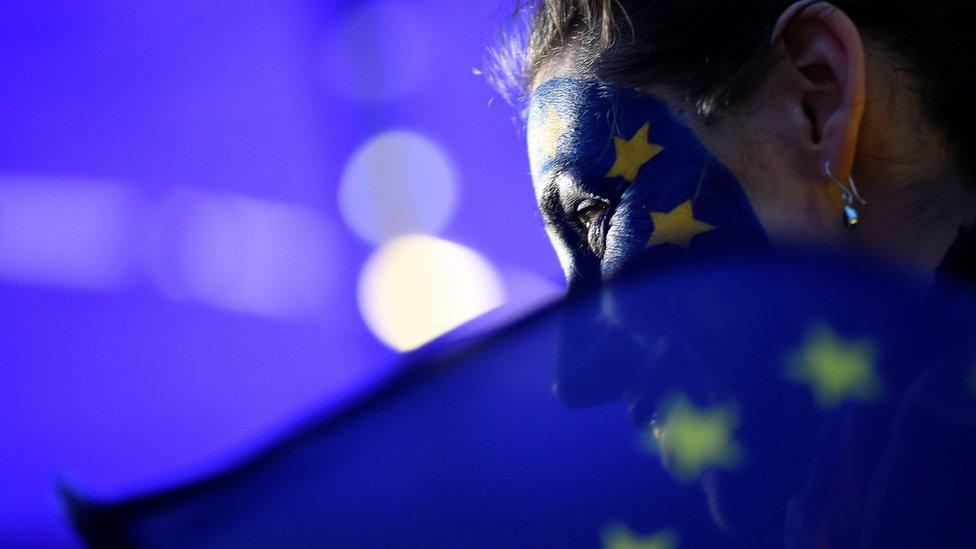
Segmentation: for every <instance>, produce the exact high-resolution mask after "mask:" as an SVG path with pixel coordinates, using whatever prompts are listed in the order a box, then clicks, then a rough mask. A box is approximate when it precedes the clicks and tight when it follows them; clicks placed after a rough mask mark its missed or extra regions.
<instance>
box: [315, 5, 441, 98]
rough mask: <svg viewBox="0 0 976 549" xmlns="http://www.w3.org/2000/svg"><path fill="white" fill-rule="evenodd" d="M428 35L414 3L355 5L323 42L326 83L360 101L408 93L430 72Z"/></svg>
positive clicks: (394, 96)
mask: <svg viewBox="0 0 976 549" xmlns="http://www.w3.org/2000/svg"><path fill="white" fill-rule="evenodd" d="M429 35H430V32H428V29H427V28H426V25H425V24H424V18H423V17H422V16H421V15H420V14H419V13H417V7H416V5H415V4H412V3H407V2H398V1H391V0H380V1H373V2H366V3H363V4H360V5H358V6H356V7H354V8H352V9H351V10H350V11H348V12H346V13H345V14H344V15H343V17H342V18H341V19H340V20H339V21H338V23H337V24H335V25H334V26H332V28H331V32H330V33H329V35H328V36H327V38H326V40H325V71H324V76H325V82H326V84H327V85H328V86H329V88H331V89H332V90H333V91H334V92H337V93H339V94H341V95H345V96H347V97H350V98H353V99H357V100H362V101H380V100H389V99H394V98H397V97H401V96H403V95H405V94H407V93H410V92H412V91H414V90H416V89H417V88H418V86H419V85H420V84H421V83H422V82H423V81H424V80H425V77H426V75H427V74H428V72H429V63H430V61H429V59H430V51H429V44H430V41H429V39H428V36H429Z"/></svg>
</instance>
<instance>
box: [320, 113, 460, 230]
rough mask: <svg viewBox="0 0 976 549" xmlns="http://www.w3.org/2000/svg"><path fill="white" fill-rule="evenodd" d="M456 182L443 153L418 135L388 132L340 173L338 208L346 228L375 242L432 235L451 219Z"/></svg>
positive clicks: (354, 157)
mask: <svg viewBox="0 0 976 549" xmlns="http://www.w3.org/2000/svg"><path fill="white" fill-rule="evenodd" d="M456 204H457V181H456V177H455V172H454V168H453V166H452V165H451V162H450V161H449V160H448V158H447V155H446V154H445V153H444V152H443V151H442V150H441V148H440V147H439V146H438V145H437V144H436V143H434V142H433V141H431V140H430V139H428V138H426V137H424V136H423V135H420V134H418V133H413V132H407V131H388V132H384V133H381V134H379V135H377V136H375V137H373V138H372V139H370V140H369V141H368V142H367V143H366V144H364V145H363V146H362V147H360V149H359V150H357V151H356V153H355V154H354V155H353V157H352V158H351V159H350V161H349V163H348V164H347V165H346V168H345V170H344V172H343V174H342V182H341V183H340V186H339V207H340V210H341V212H342V216H343V218H344V219H345V221H346V223H347V224H348V225H349V227H350V228H351V229H352V230H353V232H355V233H356V234H357V235H358V236H359V237H360V238H362V239H364V240H366V241H367V242H371V243H374V244H379V243H382V242H384V241H386V240H388V239H390V238H393V237H395V236H399V235H403V234H409V233H426V234H435V233H438V232H439V231H440V230H442V229H443V228H444V227H445V226H446V225H447V224H448V223H449V222H450V220H451V218H452V217H453V214H454V210H455V208H456Z"/></svg>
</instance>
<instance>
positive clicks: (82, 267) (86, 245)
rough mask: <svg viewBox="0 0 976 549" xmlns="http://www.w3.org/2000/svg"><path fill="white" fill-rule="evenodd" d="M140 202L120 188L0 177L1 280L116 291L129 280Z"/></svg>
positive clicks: (94, 182) (97, 183)
mask: <svg viewBox="0 0 976 549" xmlns="http://www.w3.org/2000/svg"><path fill="white" fill-rule="evenodd" d="M138 215H139V212H138V211H137V200H136V199H135V197H134V196H133V195H132V193H130V192H129V191H128V190H127V189H126V188H124V187H123V186H121V185H118V184H115V183H110V182H104V181H88V180H78V179H55V178H40V177H25V176H6V177H0V278H7V279H11V280H16V281H18V282H21V283H27V284H44V285H52V286H67V287H73V288H80V289H86V290H113V289H117V288H118V287H120V286H122V285H123V284H125V283H126V282H127V281H128V279H129V277H130V275H131V270H130V261H129V259H130V251H131V248H132V239H133V236H134V235H133V231H132V229H133V226H134V225H135V223H136V219H137V218H138Z"/></svg>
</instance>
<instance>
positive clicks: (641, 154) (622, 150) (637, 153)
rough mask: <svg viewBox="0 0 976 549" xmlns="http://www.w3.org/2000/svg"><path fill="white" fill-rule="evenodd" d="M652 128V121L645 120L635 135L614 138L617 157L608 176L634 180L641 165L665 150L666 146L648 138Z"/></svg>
mask: <svg viewBox="0 0 976 549" xmlns="http://www.w3.org/2000/svg"><path fill="white" fill-rule="evenodd" d="M650 129H651V123H650V122H645V123H644V125H643V126H641V127H640V129H639V130H637V133H635V134H634V137H631V138H630V139H624V138H623V137H614V138H613V148H614V150H615V151H616V153H617V158H616V160H615V161H614V163H613V166H612V167H611V168H610V171H609V172H607V175H606V177H617V176H620V177H623V178H624V179H626V180H627V181H630V182H633V181H634V180H635V179H637V172H638V171H639V170H640V169H641V166H643V165H644V164H646V163H647V161H648V160H650V159H652V158H654V157H655V156H657V155H658V154H659V153H660V152H661V151H663V150H664V147H662V146H660V145H655V144H654V143H650V142H649V141H648V140H647V133H648V131H650Z"/></svg>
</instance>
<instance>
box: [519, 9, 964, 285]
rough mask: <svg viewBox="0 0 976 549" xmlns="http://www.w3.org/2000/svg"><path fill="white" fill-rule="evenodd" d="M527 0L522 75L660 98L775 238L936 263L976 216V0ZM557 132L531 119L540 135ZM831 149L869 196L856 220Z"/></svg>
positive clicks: (532, 85)
mask: <svg viewBox="0 0 976 549" xmlns="http://www.w3.org/2000/svg"><path fill="white" fill-rule="evenodd" d="M523 11H524V12H525V13H528V14H529V15H530V17H529V22H530V32H529V34H528V40H527V44H526V47H525V48H524V50H522V53H521V55H520V56H519V57H518V59H517V61H519V64H518V65H517V66H518V67H519V68H518V69H517V70H515V71H513V73H514V74H516V75H520V77H521V81H522V84H523V89H524V90H525V91H527V92H528V93H530V94H531V93H532V92H533V91H535V90H537V89H539V88H540V86H542V85H544V84H545V83H546V82H547V81H549V80H552V79H553V78H566V77H570V78H575V79H580V80H591V81H592V80H598V81H601V82H605V83H612V84H615V85H618V86H621V87H627V88H635V89H639V90H641V91H642V92H644V93H647V94H649V95H652V96H654V97H656V98H658V99H660V100H663V101H664V102H665V103H666V104H667V105H668V106H669V107H670V108H671V110H672V111H673V112H674V113H675V114H676V115H677V116H679V117H680V118H681V119H683V120H684V121H685V122H686V123H687V124H688V126H689V127H690V128H692V129H693V130H694V132H695V134H696V135H697V137H698V138H699V139H700V140H701V142H702V143H703V144H704V146H705V148H707V150H709V151H710V152H711V153H712V154H714V156H715V157H717V158H718V160H719V161H720V162H721V163H722V164H724V165H725V166H726V167H727V168H728V170H729V171H730V172H731V173H732V174H733V175H734V176H735V178H736V179H738V181H739V183H740V184H741V186H742V189H743V191H744V193H745V195H746V196H747V197H748V200H749V202H750V203H751V204H752V207H753V209H754V210H755V213H756V214H757V216H758V218H759V220H760V221H761V224H762V226H763V227H764V228H765V229H766V231H767V233H769V235H770V236H771V237H772V239H773V240H795V239H805V240H814V241H828V242H847V241H850V242H857V243H859V244H863V245H866V246H867V247H870V248H874V249H880V250H886V251H893V252H894V253H895V254H896V255H901V256H904V257H906V258H912V259H915V260H917V261H918V262H920V263H921V264H923V265H924V266H926V267H928V268H932V267H934V266H935V264H937V263H938V261H939V259H940V258H941V257H942V255H943V254H944V253H945V250H946V249H947V248H948V246H949V243H951V241H952V239H953V237H954V235H955V233H956V230H957V228H958V226H959V225H961V224H966V223H971V222H972V221H973V216H974V213H976V207H974V205H973V189H974V188H976V187H974V185H973V184H972V180H973V178H972V168H973V161H974V160H976V107H974V105H973V104H972V103H971V101H970V97H971V96H972V95H973V92H976V78H974V76H973V75H974V74H976V55H974V53H976V35H974V33H972V31H971V28H972V24H973V22H976V3H972V2H966V1H944V2H919V1H909V0H903V1H898V0H895V1H889V2H878V1H864V0H848V1H838V2H835V3H833V4H828V3H826V2H809V1H807V2H797V3H795V4H791V3H790V2H789V0H765V1H738V2H729V1H716V0H641V1H637V0H544V1H542V2H539V3H537V4H531V5H529V6H527V7H525V8H523ZM561 125H565V121H563V123H562V124H561ZM551 133H552V132H551V130H548V131H536V132H533V131H532V128H531V127H530V141H531V140H532V139H533V138H534V137H536V136H538V135H547V134H551ZM627 137H630V136H627ZM537 145H538V144H537V143H536V144H533V143H530V148H531V147H534V146H537ZM825 165H829V166H830V172H831V174H829V175H833V176H834V177H836V178H838V179H840V180H841V181H846V179H847V177H848V175H853V177H854V179H855V180H856V181H857V185H858V189H859V190H860V192H861V194H862V195H863V196H864V198H865V199H866V200H867V201H868V204H867V205H866V206H863V207H862V219H863V224H862V226H861V227H858V229H857V230H855V231H845V230H844V229H843V227H842V225H841V223H840V221H839V220H840V215H841V208H842V205H843V204H842V201H841V198H840V193H839V192H838V187H837V186H836V185H835V183H834V182H833V181H832V179H831V178H830V177H829V175H828V174H827V173H825V169H824V167H825ZM536 184H537V187H538V185H539V181H536ZM567 206H568V207H567V208H564V209H565V211H567V212H569V215H573V214H574V212H577V210H576V209H574V208H573V205H567ZM617 206H618V205H617V204H613V203H607V204H605V205H603V207H605V208H606V209H613V208H616V207H617ZM599 208H600V206H599V205H597V206H596V207H584V208H583V209H582V210H580V214H581V215H582V216H583V217H585V218H589V219H595V218H597V217H598V216H599ZM637 210H639V208H635V207H634V205H629V207H628V211H629V212H632V213H633V215H646V214H647V212H639V211H637ZM595 212H596V213H595ZM577 221H578V220H577ZM584 221H585V219H584ZM608 223H610V224H612V223H613V216H608ZM583 225H585V223H583ZM550 234H551V235H552V236H553V240H554V243H555V244H556V245H557V248H559V247H560V246H562V247H563V248H564V249H565V250H564V251H567V253H568V254H569V255H571V256H573V257H570V258H569V263H570V266H569V268H568V269H567V271H572V270H573V269H574V268H575V267H576V264H577V263H578V262H579V261H584V260H585V256H586V254H587V253H589V251H588V250H585V249H581V248H580V247H579V246H573V245H567V244H566V243H565V242H563V243H560V242H557V239H558V237H559V235H557V234H553V232H552V231H550ZM611 245H612V243H611V242H607V246H608V247H609V246H611ZM564 255H565V254H564Z"/></svg>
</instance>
